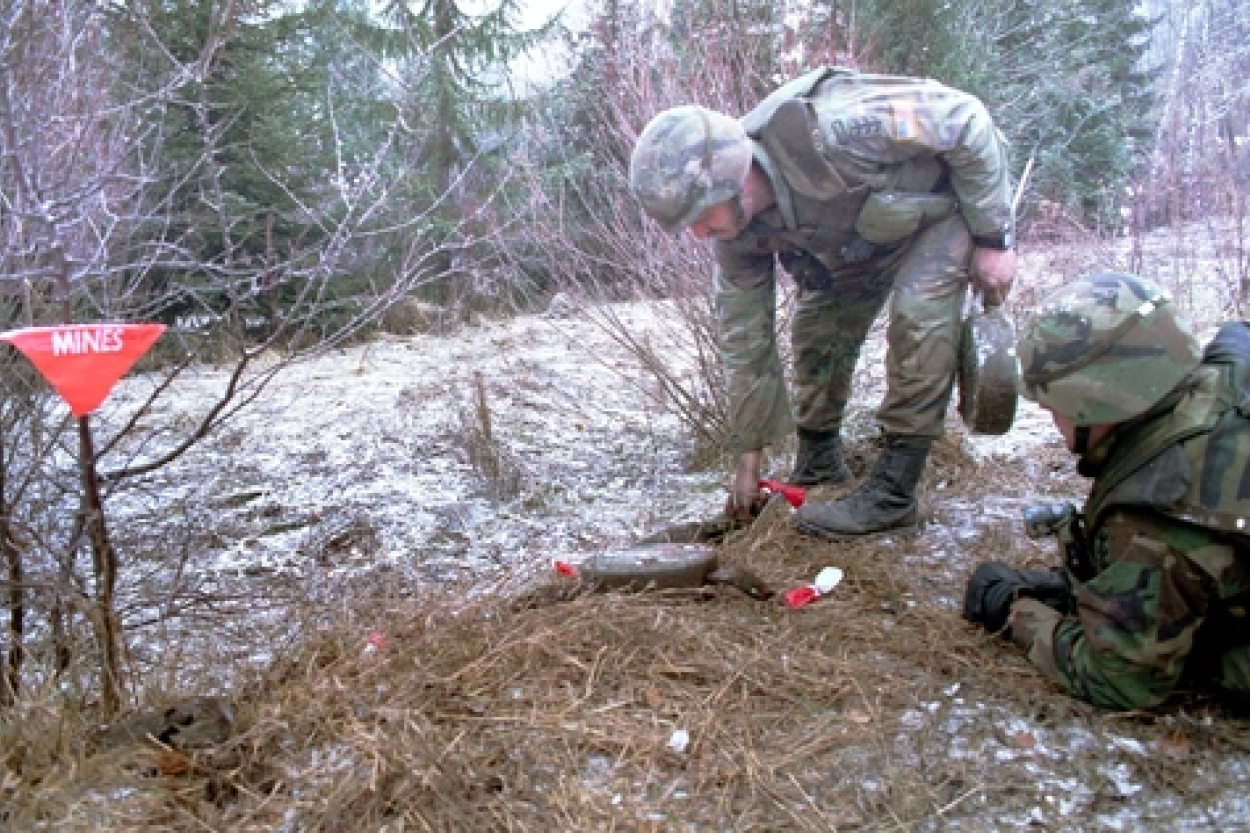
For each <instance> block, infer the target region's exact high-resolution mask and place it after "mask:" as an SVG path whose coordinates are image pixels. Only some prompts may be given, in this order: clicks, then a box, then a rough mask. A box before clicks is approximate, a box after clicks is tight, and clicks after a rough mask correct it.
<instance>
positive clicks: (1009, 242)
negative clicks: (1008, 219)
mask: <svg viewBox="0 0 1250 833" xmlns="http://www.w3.org/2000/svg"><path fill="white" fill-rule="evenodd" d="M972 244H973V245H974V246H976V247H977V248H978V249H998V250H999V251H1000V252H1005V251H1008V250H1010V249H1012V248H1014V247H1015V245H1016V239H1015V235H1014V234H1012V232H1011V227H1010V226H1008V227H1007V228H1004V229H1001V230H999V231H996V232H994V233H993V234H974V235H972Z"/></svg>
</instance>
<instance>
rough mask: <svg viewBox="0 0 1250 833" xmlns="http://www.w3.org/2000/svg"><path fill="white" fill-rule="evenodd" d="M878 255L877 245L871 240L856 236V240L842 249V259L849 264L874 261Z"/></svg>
mask: <svg viewBox="0 0 1250 833" xmlns="http://www.w3.org/2000/svg"><path fill="white" fill-rule="evenodd" d="M876 253H877V244H876V243H873V242H872V241H871V240H869V239H867V238H865V237H861V236H860V235H858V234H857V235H855V239H854V240H852V241H851V242H850V243H847V244H846V245H845V246H843V247H842V259H843V260H845V261H846V262H847V263H863V262H864V261H866V260H872V258H873V256H874V255H875V254H876Z"/></svg>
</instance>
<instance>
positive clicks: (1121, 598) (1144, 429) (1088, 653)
mask: <svg viewBox="0 0 1250 833" xmlns="http://www.w3.org/2000/svg"><path fill="white" fill-rule="evenodd" d="M1066 292H1067V296H1066V297H1065V291H1062V290H1061V291H1060V293H1059V294H1058V297H1057V299H1055V300H1052V301H1050V302H1049V303H1048V304H1047V305H1046V306H1047V310H1048V311H1047V312H1043V313H1042V314H1040V315H1039V316H1038V323H1036V324H1034V325H1033V328H1032V330H1031V331H1030V332H1028V333H1026V334H1025V335H1024V336H1023V337H1022V339H1021V344H1020V359H1021V364H1022V367H1023V380H1024V384H1025V391H1024V392H1025V395H1026V396H1029V397H1030V398H1033V399H1037V400H1038V401H1039V402H1040V403H1041V404H1043V405H1044V406H1045V407H1047V408H1049V409H1051V410H1052V411H1054V412H1056V413H1058V414H1061V415H1063V416H1064V417H1066V418H1067V419H1069V420H1070V421H1071V422H1072V423H1073V425H1074V426H1077V429H1076V430H1079V427H1080V426H1098V425H1112V426H1114V427H1113V429H1112V431H1111V433H1110V434H1109V435H1107V436H1106V437H1104V438H1102V439H1101V440H1100V441H1099V442H1098V444H1097V445H1095V446H1094V447H1093V448H1090V449H1088V450H1084V451H1083V456H1082V457H1081V461H1080V464H1079V468H1078V470H1079V471H1080V472H1081V473H1082V474H1083V475H1085V476H1087V477H1091V478H1093V479H1094V483H1093V488H1092V490H1091V492H1090V496H1089V498H1088V500H1087V501H1086V504H1085V507H1084V512H1083V515H1084V518H1083V522H1084V525H1085V529H1086V533H1085V538H1086V541H1087V543H1086V546H1085V556H1084V558H1083V559H1076V560H1075V563H1074V560H1073V559H1071V558H1069V559H1066V561H1065V563H1066V566H1067V567H1068V580H1069V584H1070V586H1071V587H1072V588H1073V589H1072V593H1071V597H1070V599H1068V604H1067V605H1063V604H1060V605H1057V607H1059V608H1064V607H1067V608H1068V609H1070V610H1072V611H1074V612H1073V613H1072V614H1070V615H1064V614H1062V613H1060V612H1059V611H1058V610H1056V609H1055V607H1052V606H1047V605H1046V604H1043V603H1042V602H1040V601H1036V600H1034V599H1032V598H1020V599H1018V600H1017V601H1016V602H1015V604H1014V606H1013V608H1012V610H1013V614H1012V615H1013V619H1012V623H1011V631H1012V637H1013V638H1014V639H1015V640H1016V641H1017V642H1018V643H1020V644H1021V645H1022V647H1024V648H1025V650H1026V651H1027V652H1028V655H1029V658H1030V660H1032V662H1033V663H1034V664H1035V665H1036V666H1037V667H1038V668H1039V669H1041V671H1042V672H1043V673H1044V674H1045V675H1046V676H1047V677H1049V678H1050V679H1052V680H1054V681H1055V682H1057V683H1059V684H1060V685H1061V686H1062V687H1063V688H1064V689H1066V690H1067V691H1068V692H1070V693H1071V694H1073V695H1074V696H1077V697H1080V698H1082V699H1085V700H1088V701H1090V702H1093V703H1095V704H1097V705H1099V706H1103V707H1106V708H1114V709H1137V708H1143V707H1147V706H1151V705H1154V704H1156V703H1158V702H1160V701H1162V700H1163V699H1164V698H1165V697H1167V696H1168V694H1170V693H1171V692H1172V691H1173V690H1174V689H1175V688H1176V687H1177V686H1178V685H1181V684H1183V683H1184V682H1186V681H1187V680H1188V679H1191V678H1205V679H1214V680H1216V681H1217V682H1219V683H1220V684H1221V685H1222V686H1224V687H1225V688H1226V689H1229V690H1231V691H1235V692H1239V693H1243V694H1244V693H1250V619H1248V618H1247V616H1246V609H1247V607H1246V606H1247V604H1250V537H1247V535H1248V534H1250V387H1248V384H1247V381H1248V380H1247V371H1248V370H1250V326H1248V325H1246V324H1243V323H1232V324H1226V325H1225V326H1224V327H1223V328H1222V329H1221V330H1220V333H1219V335H1218V336H1217V337H1216V338H1215V339H1214V340H1213V341H1212V342H1211V344H1210V345H1208V347H1207V349H1206V351H1205V353H1204V354H1203V355H1202V357H1201V363H1199V354H1198V349H1197V342H1196V340H1194V339H1193V337H1192V335H1191V334H1190V333H1189V331H1188V327H1187V325H1185V324H1184V323H1183V322H1182V321H1180V319H1178V318H1176V317H1175V316H1174V315H1173V314H1172V313H1171V312H1170V310H1167V309H1166V307H1167V305H1168V302H1167V300H1166V298H1164V297H1163V296H1162V295H1161V294H1153V293H1154V290H1153V289H1151V288H1150V287H1149V285H1148V284H1146V283H1145V282H1143V281H1141V280H1140V279H1137V278H1134V277H1132V276H1124V275H1117V274H1114V273H1111V274H1105V275H1097V276H1093V277H1092V278H1089V279H1085V280H1083V281H1079V282H1077V283H1075V284H1073V285H1072V286H1071V288H1070V289H1068V290H1066ZM1091 298H1092V299H1093V301H1092V303H1091V300H1090V299H1091ZM1078 444H1079V441H1078ZM1078 451H1082V450H1081V449H1079V448H1078ZM1021 594H1022V595H1027V593H1025V591H1023V590H1022V591H1021Z"/></svg>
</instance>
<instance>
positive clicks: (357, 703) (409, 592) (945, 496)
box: [0, 258, 1250, 831]
mask: <svg viewBox="0 0 1250 833" xmlns="http://www.w3.org/2000/svg"><path fill="white" fill-rule="evenodd" d="M1072 266H1073V264H1072V262H1071V259H1064V260H1059V259H1056V258H1045V259H1040V258H1039V259H1038V260H1036V261H1033V262H1031V263H1030V264H1029V265H1028V271H1029V273H1030V274H1032V275H1034V276H1035V277H1036V283H1037V284H1038V285H1040V284H1044V283H1045V282H1046V281H1047V280H1050V281H1053V280H1057V279H1062V276H1063V275H1064V274H1067V273H1068V271H1069V270H1070V269H1071V268H1072ZM1047 276H1049V277H1047ZM1037 291H1039V290H1038V288H1037V287H1036V286H1034V287H1028V288H1022V291H1020V292H1018V293H1017V296H1016V300H1015V301H1014V302H1013V307H1012V310H1013V313H1016V314H1020V313H1021V312H1022V311H1023V310H1024V309H1026V308H1027V305H1028V304H1029V303H1031V301H1032V300H1033V299H1034V298H1035V297H1036V293H1037ZM1222 292H1223V290H1222V289H1221V288H1220V287H1218V286H1214V287H1209V288H1206V289H1203V288H1201V287H1200V288H1199V289H1197V290H1195V294H1197V295H1200V296H1201V297H1203V298H1205V299H1207V300H1205V301H1203V302H1202V304H1201V305H1200V306H1199V307H1194V309H1201V310H1205V311H1206V313H1207V314H1206V315H1205V316H1202V317H1203V318H1204V320H1202V321H1201V322H1200V323H1202V324H1203V325H1209V324H1210V323H1213V322H1214V320H1216V319H1217V318H1218V315H1219V314H1220V313H1222V312H1223V302H1222V301H1221V300H1220V299H1221V298H1223V297H1224V296H1223V294H1222ZM1212 299H1214V300H1212ZM628 314H629V315H634V316H636V319H634V320H635V323H636V324H637V326H638V327H640V328H642V327H650V326H654V325H655V322H656V321H657V320H663V318H664V316H663V315H659V316H656V315H655V310H654V308H639V309H637V310H631V311H629V312H628ZM656 333H657V334H656V336H655V337H656V339H661V338H663V337H664V335H663V333H662V330H660V329H657V330H656ZM881 349H882V348H881V343H880V332H879V331H878V332H877V333H875V335H874V340H873V341H872V342H871V343H870V344H869V346H868V348H867V352H866V355H865V357H864V360H863V362H861V371H860V373H859V375H858V376H857V382H856V384H857V394H856V403H857V404H856V409H855V412H854V418H853V419H852V420H851V423H850V425H849V426H848V432H847V434H848V449H849V451H850V454H851V462H852V467H853V468H854V469H855V470H856V472H857V473H863V471H864V470H865V469H866V468H867V467H868V466H870V465H871V463H872V461H873V459H875V456H876V454H877V451H878V447H879V446H878V437H877V434H876V431H875V428H874V426H873V424H872V419H871V414H872V407H873V406H874V405H875V403H876V401H878V399H879V397H880V392H881V379H880V356H881ZM479 379H480V384H479V381H478V380H479ZM219 382H220V379H219V378H218V376H216V375H215V374H214V372H213V371H212V370H211V369H205V370H204V371H203V373H202V374H200V375H199V376H198V377H197V378H196V379H195V380H193V385H192V386H190V387H189V388H188V389H187V391H186V395H185V397H184V398H183V400H182V405H180V406H179V407H171V409H170V410H169V411H167V412H164V413H158V414H154V415H153V416H152V417H151V418H152V419H155V420H161V419H163V420H170V421H176V420H177V419H179V418H183V417H180V413H183V411H181V410H179V409H180V408H181V409H185V412H191V411H192V410H193V406H194V403H195V402H196V401H197V397H198V398H199V399H203V398H204V397H205V395H206V392H207V391H209V390H211V389H212V386H213V385H215V384H218V383H219ZM133 384H134V385H135V386H136V387H135V388H134V390H133V391H132V393H134V394H137V392H138V391H139V389H140V388H141V386H142V384H143V380H142V379H136V380H133ZM196 385H198V386H201V387H199V388H198V389H197V388H196V387H195V386H196ZM197 390H198V393H197ZM482 392H484V395H485V398H482ZM127 395H128V394H127V392H126V391H124V390H123V391H119V393H118V394H117V396H116V398H115V401H114V403H113V404H114V407H115V408H116V409H117V413H118V414H122V413H124V405H125V402H126V401H127V400H126V397H127ZM483 402H485V403H486V406H487V409H488V410H489V413H490V420H489V422H488V423H487V426H486V427H485V428H484V426H483V423H482V419H481V411H480V406H481V404H482V403H483ZM118 418H120V417H118ZM105 419H107V415H106V416H105ZM948 424H949V432H948V436H947V437H946V438H945V439H944V440H943V441H942V442H941V443H940V444H939V445H938V446H937V448H936V450H935V452H934V455H933V458H932V461H931V463H930V466H929V468H928V470H927V472H926V475H925V478H924V481H923V488H922V502H921V510H922V518H923V526H922V529H921V532H920V534H919V535H917V536H915V537H901V536H892V537H884V538H880V539H876V540H873V541H866V542H860V543H855V544H833V543H827V542H821V541H816V540H813V539H810V538H805V537H803V536H800V535H798V534H797V533H796V532H795V530H794V528H793V524H792V522H791V510H790V509H789V508H788V507H787V506H786V505H785V504H784V502H782V501H774V502H773V503H771V504H770V505H769V508H768V510H767V511H766V513H765V514H764V516H763V517H762V518H761V520H760V521H759V522H758V523H757V524H756V525H755V526H753V527H752V528H751V529H750V530H747V531H744V532H741V533H737V534H735V535H734V536H731V537H730V538H729V539H728V540H727V541H726V542H725V543H724V544H723V545H722V546H721V548H720V551H719V560H720V562H721V563H722V564H725V565H740V566H744V567H748V568H750V569H751V570H752V571H754V572H755V573H756V574H757V575H759V576H760V577H761V578H762V579H763V581H764V582H765V583H766V584H767V585H768V586H769V587H770V588H772V589H774V590H776V591H784V590H786V589H789V588H792V587H795V586H798V585H800V584H803V583H806V582H809V581H811V580H812V578H813V577H814V576H815V574H816V573H817V572H818V571H819V570H820V569H821V568H823V567H826V566H837V567H839V568H840V569H841V570H842V571H843V572H844V578H843V581H842V582H841V584H839V585H838V586H837V587H836V588H834V590H833V591H832V592H831V593H830V594H828V595H827V596H826V597H824V598H822V599H820V600H819V601H818V602H816V603H814V604H812V605H810V606H807V607H804V608H800V609H790V608H788V607H786V606H785V605H784V604H783V603H782V602H781V601H780V598H779V596H774V597H773V598H771V599H768V600H757V599H753V598H750V597H748V596H746V595H744V594H742V593H740V592H738V591H737V590H735V589H733V588H729V587H724V588H718V589H715V590H711V591H685V590H683V591H666V592H661V593H656V592H652V593H642V594H624V593H623V594H599V593H590V592H588V591H586V589H585V588H583V587H581V586H580V585H579V584H578V583H577V582H576V581H575V580H573V579H569V578H565V577H561V576H559V575H557V573H556V571H555V570H554V569H553V564H554V562H555V561H557V560H562V561H568V562H570V563H574V564H576V563H578V562H579V561H581V560H584V559H585V558H587V557H589V556H591V555H592V554H594V553H595V552H599V551H602V550H603V549H605V548H608V547H612V546H618V545H621V544H625V543H628V542H629V541H631V540H633V539H635V538H637V537H639V536H641V535H643V534H645V533H647V532H649V531H651V530H653V529H655V528H657V527H658V526H661V525H663V524H665V523H670V522H676V521H685V520H692V519H697V518H701V517H706V516H708V515H710V514H714V513H715V511H716V510H717V508H719V505H720V503H721V501H722V500H723V495H724V491H723V490H724V487H725V481H726V475H725V471H724V469H723V468H719V467H715V468H711V469H693V470H692V469H691V468H690V467H689V465H688V462H689V459H690V447H689V439H688V437H687V435H686V434H685V433H684V432H683V430H682V427H681V425H680V423H679V422H678V421H677V420H675V419H673V417H672V415H671V414H669V413H667V412H666V410H665V408H664V407H663V405H662V403H661V402H659V401H658V400H657V399H656V397H655V396H654V390H652V389H650V388H649V387H648V381H647V379H646V377H645V374H643V373H641V371H637V370H634V369H631V366H630V363H629V356H628V355H626V354H623V353H621V352H620V350H619V347H616V346H613V345H611V344H610V343H608V342H605V341H603V340H602V339H601V338H599V336H597V335H596V328H595V326H594V325H593V323H591V322H590V321H588V320H586V319H584V318H582V317H579V316H577V315H575V314H573V315H570V316H568V317H565V316H563V315H562V316H532V317H524V318H521V319H517V320H514V321H509V322H495V323H485V324H482V325H480V326H475V327H472V328H470V329H469V330H468V331H466V332H463V333H459V334H455V335H452V336H445V337H436V336H411V337H405V338H395V337H388V338H384V339H379V340H377V341H375V342H373V343H371V344H369V345H364V346H361V347H356V348H352V349H350V350H345V351H341V352H339V353H336V354H335V355H333V356H327V357H326V358H325V359H324V360H323V361H321V362H319V363H316V364H313V365H309V366H307V367H305V368H303V369H301V370H300V371H299V373H298V374H297V375H291V376H287V377H282V378H281V379H280V381H279V382H278V383H277V386H276V387H275V389H274V390H273V391H272V392H271V394H270V395H269V396H267V397H266V398H265V399H264V400H263V402H262V403H261V404H260V405H259V406H258V407H256V408H254V409H253V410H252V411H251V412H249V413H248V414H246V415H245V416H244V417H243V418H242V419H241V420H240V421H238V422H236V423H235V424H234V425H233V426H232V428H231V429H230V430H228V431H226V432H223V433H221V434H220V435H218V436H215V437H213V438H212V441H211V443H210V444H209V445H207V446H205V447H204V448H203V449H202V450H201V451H200V452H198V453H197V454H196V455H195V456H194V457H193V458H189V459H188V460H187V462H186V465H185V467H184V468H183V469H182V470H181V471H180V472H177V473H173V474H169V475H166V476H163V477H162V479H161V480H154V481H152V482H149V483H147V484H144V488H143V489H142V490H141V491H139V492H132V493H128V494H126V495H120V494H119V495H117V496H115V497H114V503H113V511H114V512H115V513H116V516H117V518H118V522H117V528H118V529H119V533H118V534H119V539H120V540H119V547H120V548H121V549H122V550H123V551H124V552H126V553H128V554H129V557H130V558H131V562H130V564H129V568H130V569H129V573H128V574H129V575H130V576H131V580H130V582H129V583H128V584H127V588H126V591H125V592H126V594H127V598H129V599H130V600H131V602H132V605H133V606H132V607H131V608H129V609H128V610H129V616H130V621H131V622H132V623H134V624H133V627H132V629H131V636H130V639H131V650H132V653H133V659H132V662H133V668H134V669H135V679H134V680H133V682H134V683H135V687H136V688H137V689H139V690H141V691H142V692H143V694H142V697H141V699H140V700H139V702H137V703H136V710H137V711H136V715H137V716H138V717H136V716H134V715H132V716H131V717H130V718H129V719H130V720H132V721H135V720H138V721H139V722H135V723H133V724H132V725H133V726H137V727H140V729H141V730H142V732H143V733H151V734H155V735H162V737H163V740H164V741H165V743H164V744H161V743H157V742H155V741H154V740H152V739H150V738H149V739H147V740H139V739H135V738H125V737H124V734H123V735H119V734H118V733H117V732H113V733H111V734H110V733H107V732H106V733H104V734H100V733H98V732H94V731H93V730H92V727H91V726H89V725H88V722H89V717H87V716H82V717H77V718H76V717H75V715H74V713H72V712H69V711H67V710H66V709H65V708H62V705H63V704H60V703H59V702H58V699H57V694H56V692H55V691H49V692H47V693H46V695H45V696H43V697H40V698H31V699H30V700H28V701H26V702H24V703H23V704H22V706H21V708H20V709H19V710H18V711H16V712H15V713H14V714H13V715H11V716H10V718H8V719H6V721H5V722H4V723H3V724H0V733H2V734H0V740H3V749H4V750H5V751H4V752H3V753H2V754H3V759H2V760H3V762H4V764H5V768H4V770H3V771H2V772H0V775H2V777H3V782H2V784H0V828H3V829H14V830H19V829H56V830H79V829H82V830H85V829H92V830H97V829H107V830H136V829H152V830H156V829H161V830H202V829H213V830H327V831H329V830H387V831H399V830H535V831H549V830H570V831H582V830H587V831H589V830H646V831H668V830H674V831H684V830H692V831H693V830H700V831H702V830H718V831H719V830H768V831H774V830H813V831H815V830H822V831H823V830H843V829H846V830H923V831H930V830H932V831H937V830H968V831H971V830H978V831H979V830H989V829H994V830H997V829H1015V828H1024V827H1027V828H1038V829H1045V830H1142V829H1167V830H1231V829H1246V828H1248V827H1250V806H1248V804H1250V802H1248V800H1247V798H1246V796H1247V795H1248V794H1250V791H1248V790H1247V782H1248V781H1250V722H1247V720H1246V719H1245V716H1244V715H1242V714H1240V713H1238V712H1236V711H1235V710H1233V708H1232V707H1231V706H1229V705H1228V704H1225V703H1221V702H1219V701H1218V700H1216V699H1214V698H1213V697H1212V696H1210V695H1209V694H1207V693H1204V692H1183V693H1182V694H1180V695H1178V696H1177V697H1176V698H1174V700H1172V701H1170V702H1169V703H1167V704H1165V705H1164V706H1162V707H1160V708H1158V709H1153V710H1150V711H1148V712H1141V713H1132V714H1111V713H1107V712H1102V711H1100V710H1098V709H1095V708H1093V707H1091V706H1088V705H1086V704H1082V703H1080V702H1078V701H1075V700H1073V699H1071V698H1068V697H1066V696H1064V695H1063V694H1062V693H1060V692H1059V691H1057V690H1056V689H1054V688H1053V687H1052V686H1050V685H1049V684H1048V683H1046V682H1045V681H1044V680H1043V679H1042V678H1041V677H1040V676H1039V675H1038V674H1036V673H1035V672H1034V671H1033V669H1032V667H1031V666H1030V665H1029V664H1028V663H1027V662H1026V661H1025V659H1024V658H1023V657H1022V656H1021V655H1020V654H1019V652H1018V651H1017V650H1016V649H1014V648H1013V647H1012V646H1011V645H1010V644H1007V643H1004V642H1003V641H1002V640H999V639H996V638H993V637H988V636H985V635H984V634H982V633H981V632H980V631H979V630H977V629H976V628H973V627H972V626H970V625H969V624H968V623H966V622H964V621H963V620H962V618H961V617H960V615H959V609H960V602H961V599H962V593H963V586H964V582H965V580H966V577H967V576H968V574H969V573H970V572H971V570H972V568H973V567H974V566H975V565H976V564H977V563H978V562H980V561H982V560H987V559H1002V560H1007V561H1010V562H1013V563H1016V564H1019V565H1034V566H1036V565H1050V564H1053V563H1054V554H1053V552H1052V551H1051V548H1050V545H1049V543H1048V542H1035V541H1030V540H1028V539H1027V538H1025V537H1024V536H1023V534H1022V526H1021V523H1020V512H1021V509H1022V508H1023V507H1024V506H1026V505H1027V504H1029V503H1032V502H1035V501H1039V500H1054V499H1065V500H1075V501H1078V502H1079V501H1080V499H1081V497H1082V495H1083V494H1084V491H1085V488H1086V486H1085V484H1084V482H1083V481H1082V480H1081V479H1080V478H1079V477H1077V476H1076V475H1075V473H1074V471H1073V465H1072V460H1071V459H1070V457H1069V456H1068V455H1067V453H1066V452H1065V450H1064V449H1063V447H1062V445H1061V443H1060V442H1059V440H1058V437H1057V436H1055V435H1053V434H1052V432H1051V431H1050V429H1049V425H1048V420H1046V418H1045V417H1044V415H1043V414H1042V413H1041V412H1040V411H1038V410H1037V409H1036V408H1034V407H1032V406H1031V405H1028V404H1027V403H1025V404H1024V405H1022V407H1021V409H1020V412H1019V414H1018V417H1017V421H1016V424H1015V426H1014V427H1013V429H1012V431H1011V432H1009V433H1008V434H1007V435H1005V436H1003V437H977V436H972V435H970V434H969V433H968V432H967V430H966V429H964V428H963V426H962V425H960V424H959V420H958V417H957V416H956V415H955V414H954V412H953V411H952V414H951V417H950V419H949V421H948ZM791 452H792V449H786V448H783V449H778V450H776V453H775V454H773V455H772V456H771V457H770V458H769V461H768V465H769V469H770V473H772V474H784V471H785V469H786V467H787V466H788V465H789V454H790V453H791ZM824 496H827V495H822V494H820V493H817V494H814V495H812V496H811V497H814V498H816V499H819V498H821V497H824ZM175 531H178V532H179V533H180V534H179V535H177V536H175V535H174V532H175ZM172 540H178V541H181V542H182V544H181V545H180V548H179V550H178V551H177V552H176V553H174V552H169V551H167V550H163V551H161V552H159V553H158V552H157V549H158V544H159V543H160V542H169V541H172ZM171 559H173V563H174V564H175V565H176V567H177V568H176V569H170V564H171ZM144 565H150V568H149V569H143V568H144ZM152 598H157V599H162V600H165V602H164V607H162V608H161V609H162V610H163V611H164V615H163V616H155V615H150V614H151V610H150V607H151V605H150V604H148V603H146V602H145V600H150V599H152ZM171 611H172V612H171ZM190 695H196V696H200V697H205V696H211V697H213V698H216V699H215V700H214V701H213V702H214V703H218V704H220V708H218V707H217V706H214V707H213V708H212V709H210V711H209V712H205V713H202V712H198V711H196V712H194V713H187V712H185V710H184V711H183V712H177V711H174V712H170V711H166V710H165V707H166V706H169V705H170V704H178V703H185V698H186V697H188V696H190ZM206 713H211V715H213V717H212V719H211V720H210V719H209V718H206V717H205V716H204V714H206ZM81 714H83V715H89V712H82V713H81ZM184 714H189V716H186V717H183V716H181V715H184ZM144 721H146V722H144ZM124 722H125V721H122V723H123V724H124ZM114 728H116V727H114ZM154 728H155V729H161V730H163V732H162V731H153V729H154ZM201 729H202V731H200V730H201ZM49 738H56V740H55V741H54V742H49Z"/></svg>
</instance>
